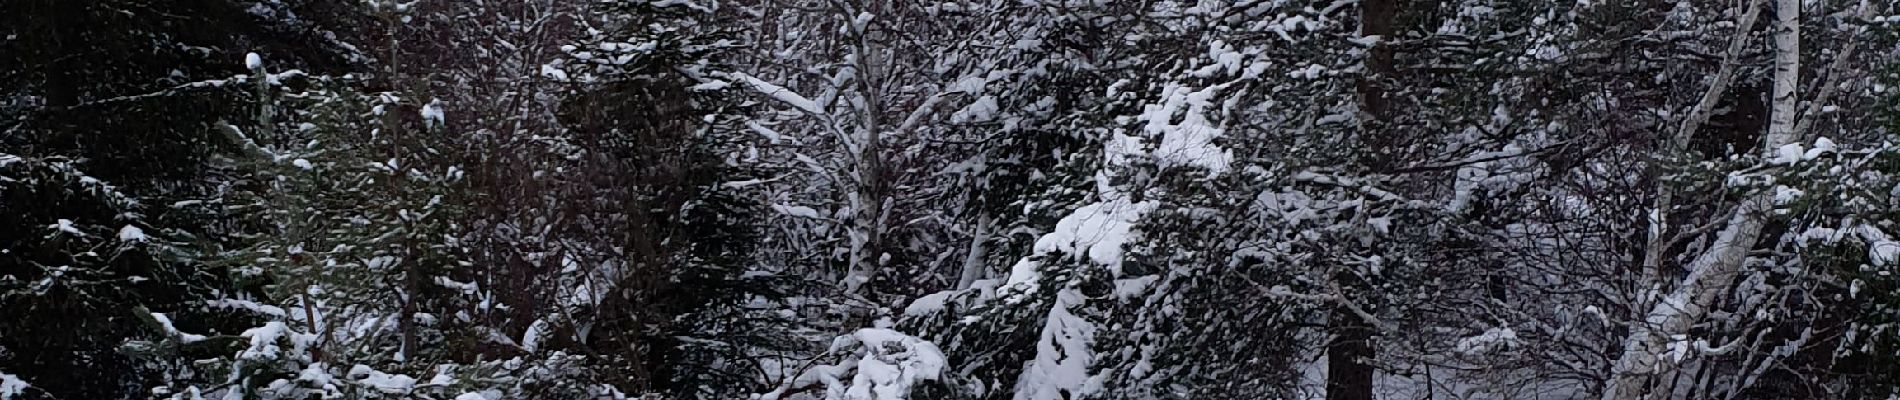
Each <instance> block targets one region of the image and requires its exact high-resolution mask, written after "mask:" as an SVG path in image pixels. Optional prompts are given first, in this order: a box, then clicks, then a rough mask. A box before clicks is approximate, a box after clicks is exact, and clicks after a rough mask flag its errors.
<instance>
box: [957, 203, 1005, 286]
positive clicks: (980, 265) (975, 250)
mask: <svg viewBox="0 0 1900 400" xmlns="http://www.w3.org/2000/svg"><path fill="white" fill-rule="evenodd" d="M995 220H996V217H993V216H989V215H984V216H982V217H978V218H977V220H976V231H975V232H971V233H970V253H969V254H966V255H964V257H963V271H962V273H960V274H957V289H958V290H962V289H969V288H970V285H972V284H975V283H976V280H978V279H983V272H984V265H985V264H984V262H983V261H984V259H986V258H989V255H990V248H989V240H990V225H992V224H994V223H995V222H994V221H995Z"/></svg>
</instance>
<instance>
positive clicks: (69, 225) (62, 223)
mask: <svg viewBox="0 0 1900 400" xmlns="http://www.w3.org/2000/svg"><path fill="white" fill-rule="evenodd" d="M46 228H47V229H54V230H58V231H60V232H65V233H67V234H70V235H73V236H78V237H86V234H85V233H84V232H80V231H79V227H76V226H73V220H70V219H64V218H62V219H60V220H59V221H57V222H54V223H53V224H52V225H47V226H46Z"/></svg>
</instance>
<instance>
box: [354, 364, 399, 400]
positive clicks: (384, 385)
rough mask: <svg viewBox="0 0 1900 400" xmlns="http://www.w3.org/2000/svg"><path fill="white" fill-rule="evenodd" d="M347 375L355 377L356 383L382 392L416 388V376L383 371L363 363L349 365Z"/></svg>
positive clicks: (393, 392) (396, 392)
mask: <svg viewBox="0 0 1900 400" xmlns="http://www.w3.org/2000/svg"><path fill="white" fill-rule="evenodd" d="M349 376H350V378H351V379H355V380H356V383H357V384H359V385H363V386H368V387H370V388H372V389H376V390H377V391H381V392H383V393H389V394H408V393H409V392H410V391H412V390H415V388H416V378H411V377H409V376H408V375H403V374H389V373H384V372H382V371H377V370H376V369H375V368H370V367H369V366H367V365H363V364H357V365H356V366H354V367H350V372H349Z"/></svg>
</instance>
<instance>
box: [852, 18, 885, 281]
mask: <svg viewBox="0 0 1900 400" xmlns="http://www.w3.org/2000/svg"><path fill="white" fill-rule="evenodd" d="M877 3H879V2H875V1H873V2H866V3H865V4H866V8H865V10H864V12H865V13H869V14H871V15H879V14H880V12H881V10H877V7H878V5H877ZM860 29H861V30H859V31H858V32H857V35H858V37H857V41H858V43H857V49H856V53H857V54H856V55H857V57H855V58H856V59H857V67H858V68H857V74H858V77H859V78H858V82H857V85H858V95H859V96H861V97H862V100H863V101H864V102H863V104H864V106H863V108H862V109H860V110H858V111H859V115H858V122H859V126H858V154H857V175H858V176H857V177H858V187H857V190H856V191H855V192H854V193H853V196H852V197H853V198H852V203H853V204H852V207H853V211H854V212H853V213H852V218H851V219H852V224H851V225H852V226H851V230H852V232H851V260H850V268H851V270H850V271H849V275H847V276H845V281H844V286H845V292H846V293H850V294H862V293H863V292H864V285H867V284H870V283H871V281H872V280H874V279H876V278H877V270H878V268H879V267H880V265H879V264H880V261H881V260H880V258H882V256H883V252H882V251H880V249H881V248H882V246H881V245H880V242H881V240H882V237H883V230H884V226H883V216H884V198H885V196H884V180H883V175H884V165H883V164H884V163H883V159H882V157H883V156H882V155H881V154H882V151H880V150H881V149H882V147H883V146H882V143H881V142H882V138H881V136H883V135H882V130H883V126H882V124H881V121H880V118H882V117H883V114H884V99H883V98H882V94H881V93H880V89H881V88H882V86H883V85H884V82H883V79H882V77H883V75H882V74H883V70H882V68H883V65H882V62H881V61H882V54H880V53H881V52H882V49H881V48H880V46H878V43H877V39H876V38H874V37H872V29H871V27H870V26H869V25H866V26H863V27H860Z"/></svg>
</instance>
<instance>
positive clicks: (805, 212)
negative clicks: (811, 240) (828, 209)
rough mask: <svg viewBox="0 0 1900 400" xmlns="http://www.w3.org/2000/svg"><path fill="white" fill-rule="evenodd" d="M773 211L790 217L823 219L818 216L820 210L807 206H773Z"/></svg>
mask: <svg viewBox="0 0 1900 400" xmlns="http://www.w3.org/2000/svg"><path fill="white" fill-rule="evenodd" d="M772 210H775V211H778V212H779V213H780V214H785V215H790V216H794V217H800V218H823V217H822V216H820V215H819V214H818V210H816V209H813V208H811V207H806V206H795V205H787V204H773V205H772Z"/></svg>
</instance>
